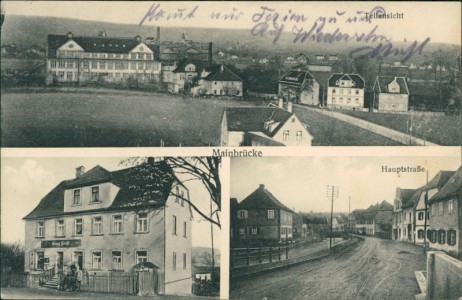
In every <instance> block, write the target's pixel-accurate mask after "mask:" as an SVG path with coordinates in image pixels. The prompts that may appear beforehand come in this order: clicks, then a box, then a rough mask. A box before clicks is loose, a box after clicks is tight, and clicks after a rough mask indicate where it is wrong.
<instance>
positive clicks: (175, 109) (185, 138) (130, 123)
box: [1, 89, 399, 147]
mask: <svg viewBox="0 0 462 300" xmlns="http://www.w3.org/2000/svg"><path fill="white" fill-rule="evenodd" d="M1 102H2V103H1V104H2V112H1V127H2V146H3V147H157V146H160V145H161V140H162V141H163V143H164V146H166V147H169V146H170V147H178V146H180V145H181V146H209V145H210V146H216V145H218V144H219V139H220V122H221V117H222V114H223V110H224V109H225V107H230V106H249V105H252V103H253V102H247V101H238V100H227V99H198V98H190V97H186V98H183V97H181V96H175V95H168V94H154V93H152V94H151V93H144V92H130V91H116V90H104V89H73V90H65V89H45V90H40V89H37V90H34V89H31V90H25V91H23V90H14V91H7V92H4V91H2V100H1ZM260 104H264V103H260ZM253 105H255V104H253ZM295 113H296V114H297V116H299V118H300V119H301V120H302V122H304V123H306V124H307V125H308V126H309V128H308V130H309V132H310V133H311V134H312V135H313V136H314V140H313V145H314V146H391V145H392V146H394V145H399V143H397V142H395V141H392V140H390V139H387V138H385V137H382V136H380V135H377V134H374V133H371V132H370V131H367V130H364V129H361V128H358V127H356V126H353V125H351V124H348V123H345V122H342V121H339V120H335V119H333V118H331V117H328V116H325V115H322V114H320V113H317V112H311V111H307V110H301V109H298V108H296V109H295Z"/></svg>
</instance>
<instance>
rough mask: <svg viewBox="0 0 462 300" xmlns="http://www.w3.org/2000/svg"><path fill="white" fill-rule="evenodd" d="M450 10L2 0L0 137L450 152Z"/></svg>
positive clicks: (457, 30)
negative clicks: (446, 149)
mask: <svg viewBox="0 0 462 300" xmlns="http://www.w3.org/2000/svg"><path fill="white" fill-rule="evenodd" d="M460 11H461V6H460V3H448V2H443V3H429V2H418V3H410V2H407V3H406V2H405V3H392V2H366V3H360V2H349V3H348V4H342V3H340V2H325V3H323V2H316V3H310V2H285V3H282V2H261V1H258V2H221V1H220V2H203V1H200V2H174V1H168V2H164V1H159V2H156V1H153V2H151V1H116V2H113V1H111V2H105V1H36V2H35V1H2V4H1V24H2V25H1V64H2V70H1V73H2V77H1V98H2V111H1V128H2V135H1V143H2V146H3V147H180V146H226V147H228V146H229V147H237V146H303V147H307V146H308V147H309V146H400V145H417V146H437V145H441V146H460V145H461V134H460V123H461V115H460V109H461V94H460V86H461V79H460V68H461V40H460V36H461V21H460V20H461V12H460ZM430 24H431V25H430Z"/></svg>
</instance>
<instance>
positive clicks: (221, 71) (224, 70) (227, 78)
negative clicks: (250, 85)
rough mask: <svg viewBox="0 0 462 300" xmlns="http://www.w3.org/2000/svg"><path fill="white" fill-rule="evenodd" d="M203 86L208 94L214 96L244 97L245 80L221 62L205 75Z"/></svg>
mask: <svg viewBox="0 0 462 300" xmlns="http://www.w3.org/2000/svg"><path fill="white" fill-rule="evenodd" d="M203 88H204V89H205V93H206V94H210V95H214V96H233V97H242V96H243V94H244V80H243V79H242V78H241V77H240V76H239V75H237V74H236V72H234V71H232V70H231V69H230V68H229V67H227V66H225V65H223V64H221V65H218V66H215V67H214V68H212V69H211V70H210V72H209V73H208V74H207V75H206V76H203Z"/></svg>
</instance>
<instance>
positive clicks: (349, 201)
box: [348, 196, 351, 239]
mask: <svg viewBox="0 0 462 300" xmlns="http://www.w3.org/2000/svg"><path fill="white" fill-rule="evenodd" d="M350 210H351V197H350V196H348V233H349V235H348V236H349V238H350V239H351V220H350V214H351V211H350Z"/></svg>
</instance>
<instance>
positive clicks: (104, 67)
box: [99, 61, 106, 70]
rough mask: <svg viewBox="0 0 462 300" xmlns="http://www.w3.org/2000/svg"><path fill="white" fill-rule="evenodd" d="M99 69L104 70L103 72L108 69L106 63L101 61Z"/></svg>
mask: <svg viewBox="0 0 462 300" xmlns="http://www.w3.org/2000/svg"><path fill="white" fill-rule="evenodd" d="M99 68H100V69H102V70H105V69H106V62H104V61H100V62H99Z"/></svg>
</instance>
